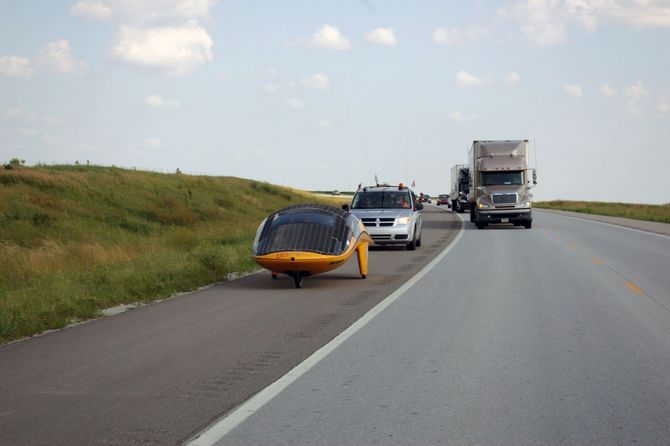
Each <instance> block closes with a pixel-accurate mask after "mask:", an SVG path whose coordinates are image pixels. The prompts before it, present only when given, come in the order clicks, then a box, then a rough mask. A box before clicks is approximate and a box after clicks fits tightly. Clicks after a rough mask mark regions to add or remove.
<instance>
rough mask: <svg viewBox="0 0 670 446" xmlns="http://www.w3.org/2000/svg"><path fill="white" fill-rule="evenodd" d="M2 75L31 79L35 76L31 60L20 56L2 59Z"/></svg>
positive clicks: (0, 69) (0, 61)
mask: <svg viewBox="0 0 670 446" xmlns="http://www.w3.org/2000/svg"><path fill="white" fill-rule="evenodd" d="M0 74H2V75H3V76H7V77H22V78H24V79H30V78H31V77H33V76H34V75H35V69H34V68H33V65H32V63H31V62H30V59H26V58H24V57H18V56H2V57H0Z"/></svg>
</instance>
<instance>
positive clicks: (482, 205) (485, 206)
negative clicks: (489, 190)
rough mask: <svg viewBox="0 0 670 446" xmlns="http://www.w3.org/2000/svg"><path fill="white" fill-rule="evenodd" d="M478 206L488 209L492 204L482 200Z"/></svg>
mask: <svg viewBox="0 0 670 446" xmlns="http://www.w3.org/2000/svg"><path fill="white" fill-rule="evenodd" d="M477 207H478V208H479V209H488V208H490V207H491V206H489V205H488V204H487V203H482V202H480V203H479V204H477Z"/></svg>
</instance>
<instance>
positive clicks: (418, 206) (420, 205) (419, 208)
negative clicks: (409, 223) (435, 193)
mask: <svg viewBox="0 0 670 446" xmlns="http://www.w3.org/2000/svg"><path fill="white" fill-rule="evenodd" d="M421 209H423V204H422V203H417V204H416V210H417V211H420V210H421Z"/></svg>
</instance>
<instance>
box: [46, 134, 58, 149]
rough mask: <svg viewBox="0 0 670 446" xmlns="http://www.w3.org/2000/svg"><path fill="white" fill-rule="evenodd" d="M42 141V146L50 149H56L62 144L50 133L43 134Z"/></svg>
mask: <svg viewBox="0 0 670 446" xmlns="http://www.w3.org/2000/svg"><path fill="white" fill-rule="evenodd" d="M42 141H43V142H44V144H46V145H48V146H51V147H58V146H60V145H61V143H62V141H61V139H60V137H58V136H56V135H52V134H51V133H45V134H44V135H42Z"/></svg>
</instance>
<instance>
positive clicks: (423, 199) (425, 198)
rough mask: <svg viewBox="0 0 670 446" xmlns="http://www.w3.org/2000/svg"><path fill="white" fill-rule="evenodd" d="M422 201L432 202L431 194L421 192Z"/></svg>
mask: <svg viewBox="0 0 670 446" xmlns="http://www.w3.org/2000/svg"><path fill="white" fill-rule="evenodd" d="M420 201H421V202H422V203H432V202H433V200H432V199H431V198H430V195H428V194H421V197H420Z"/></svg>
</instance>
